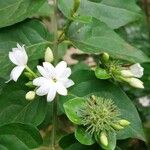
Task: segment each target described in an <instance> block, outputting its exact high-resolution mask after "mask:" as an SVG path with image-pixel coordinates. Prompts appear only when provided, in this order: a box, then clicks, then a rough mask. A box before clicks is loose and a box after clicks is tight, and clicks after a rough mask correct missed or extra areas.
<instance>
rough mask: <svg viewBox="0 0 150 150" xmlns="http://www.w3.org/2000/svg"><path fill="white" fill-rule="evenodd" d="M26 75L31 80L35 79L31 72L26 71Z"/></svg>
mask: <svg viewBox="0 0 150 150" xmlns="http://www.w3.org/2000/svg"><path fill="white" fill-rule="evenodd" d="M24 75H25V76H26V77H27V78H29V80H32V79H34V77H33V75H32V74H31V73H30V72H24Z"/></svg>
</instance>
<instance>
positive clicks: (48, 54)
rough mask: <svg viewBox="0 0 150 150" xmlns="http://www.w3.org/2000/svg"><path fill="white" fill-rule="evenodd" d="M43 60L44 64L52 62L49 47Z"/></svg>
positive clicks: (51, 53)
mask: <svg viewBox="0 0 150 150" xmlns="http://www.w3.org/2000/svg"><path fill="white" fill-rule="evenodd" d="M44 59H45V61H46V62H49V63H51V62H52V61H53V60H54V56H53V52H52V50H51V49H50V48H49V47H48V48H47V49H46V51H45V57H44Z"/></svg>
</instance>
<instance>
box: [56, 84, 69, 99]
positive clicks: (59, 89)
mask: <svg viewBox="0 0 150 150" xmlns="http://www.w3.org/2000/svg"><path fill="white" fill-rule="evenodd" d="M56 88H57V92H58V93H59V94H60V95H64V96H65V95H67V89H66V87H65V86H64V85H63V84H62V83H61V82H56Z"/></svg>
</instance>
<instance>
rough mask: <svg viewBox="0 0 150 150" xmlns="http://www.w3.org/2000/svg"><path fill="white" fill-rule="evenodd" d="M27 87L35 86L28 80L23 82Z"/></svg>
mask: <svg viewBox="0 0 150 150" xmlns="http://www.w3.org/2000/svg"><path fill="white" fill-rule="evenodd" d="M25 85H26V86H27V87H29V88H34V87H35V86H34V85H33V82H32V81H29V82H27V83H26V84H25Z"/></svg>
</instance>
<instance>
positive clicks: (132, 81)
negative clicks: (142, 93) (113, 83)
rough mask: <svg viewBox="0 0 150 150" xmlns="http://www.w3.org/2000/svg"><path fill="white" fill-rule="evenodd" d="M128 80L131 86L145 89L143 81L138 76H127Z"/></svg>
mask: <svg viewBox="0 0 150 150" xmlns="http://www.w3.org/2000/svg"><path fill="white" fill-rule="evenodd" d="M126 82H128V83H129V84H130V85H131V86H133V87H135V88H140V89H144V85H143V82H142V81H141V80H139V79H137V78H127V79H126Z"/></svg>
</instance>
